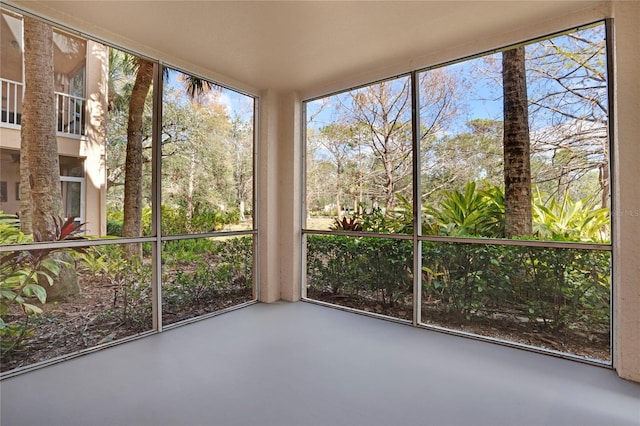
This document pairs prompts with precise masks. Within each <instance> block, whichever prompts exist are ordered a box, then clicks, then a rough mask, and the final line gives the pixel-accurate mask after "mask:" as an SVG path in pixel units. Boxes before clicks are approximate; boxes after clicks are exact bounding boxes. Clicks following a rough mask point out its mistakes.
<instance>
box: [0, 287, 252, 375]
mask: <svg viewBox="0 0 640 426" xmlns="http://www.w3.org/2000/svg"><path fill="white" fill-rule="evenodd" d="M81 287H82V294H81V295H80V296H78V297H74V298H73V299H72V300H67V301H60V302H53V303H47V304H45V305H41V308H42V309H43V311H44V313H43V314H42V315H40V316H38V317H34V319H33V320H32V321H35V324H36V325H37V326H36V327H34V333H33V335H31V336H28V337H27V338H26V339H25V341H24V345H23V346H24V348H23V349H22V350H20V351H17V352H13V353H11V354H10V355H8V356H4V357H3V358H2V360H1V362H0V371H2V372H5V371H9V370H13V369H16V368H20V367H24V366H27V365H31V364H34V363H37V362H40V361H45V360H49V359H52V358H56V357H58V356H61V355H68V354H73V353H75V352H78V351H81V350H84V349H87V348H91V347H94V346H98V345H102V344H107V343H110V342H113V341H116V340H119V339H122V338H125V337H130V336H134V335H136V334H139V333H142V332H146V331H150V330H152V327H153V326H152V319H151V318H152V317H151V315H152V314H151V305H150V303H144V304H140V303H139V304H138V305H136V306H133V305H132V304H131V301H129V303H130V305H131V308H130V309H128V310H125V309H124V307H123V304H124V300H123V297H122V291H121V290H119V289H117V288H115V287H114V286H111V285H106V284H103V283H95V282H83V283H81ZM251 298H252V294H251V289H249V288H244V289H234V290H229V291H221V292H220V293H219V297H217V298H216V299H215V300H209V301H207V302H206V303H201V304H199V305H198V306H187V305H185V306H184V307H183V308H182V309H175V308H174V310H172V311H163V322H164V323H165V324H170V323H174V322H177V321H182V320H185V319H189V318H192V317H195V316H199V315H203V314H206V313H210V312H215V311H218V310H221V309H224V308H227V307H230V306H234V305H237V304H240V303H243V302H246V301H249V300H251ZM34 304H35V303H34ZM17 313H18V312H15V313H14V315H13V316H11V315H9V316H8V317H7V319H8V320H9V321H11V320H12V319H17V318H19V317H18V316H17V315H16V314H17Z"/></svg>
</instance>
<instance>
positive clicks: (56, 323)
mask: <svg viewBox="0 0 640 426" xmlns="http://www.w3.org/2000/svg"><path fill="white" fill-rule="evenodd" d="M1 11H2V21H1V23H2V32H3V39H2V55H3V58H4V59H3V69H2V72H3V74H2V77H3V78H4V77H12V78H15V79H20V78H23V77H21V74H22V72H21V70H22V69H23V63H25V65H24V68H27V63H28V62H29V61H33V59H32V58H33V56H34V55H35V56H38V55H45V52H44V51H43V50H44V49H42V50H40V49H41V48H34V47H31V46H33V45H36V46H39V45H37V44H36V43H34V42H33V39H34V38H35V36H34V35H33V31H34V29H33V26H34V25H40V26H39V27H37V28H38V31H42V32H45V33H47V32H48V33H49V35H51V34H52V35H53V43H52V47H53V49H54V55H53V56H54V59H55V61H54V62H55V64H56V66H55V67H54V69H53V71H54V75H47V74H42V75H37V78H41V79H42V80H46V79H47V77H49V78H52V80H53V82H54V86H55V87H54V90H55V96H56V98H55V99H56V101H55V103H54V104H55V111H51V112H52V114H51V117H54V116H55V120H52V122H51V123H52V125H53V129H54V132H55V134H56V135H57V140H56V142H57V147H58V152H57V154H58V155H52V157H53V158H52V164H54V163H57V164H59V170H60V176H59V177H58V179H59V181H60V184H59V187H58V185H54V187H52V188H51V189H50V191H51V192H53V193H56V192H57V190H58V189H61V191H60V193H59V194H57V195H58V197H59V198H60V200H61V205H62V206H63V207H64V208H63V210H62V211H56V210H55V209H50V210H46V209H44V210H43V209H41V208H40V207H37V208H36V207H35V206H36V205H37V206H40V204H36V202H37V201H38V200H37V199H36V198H37V197H38V196H40V197H42V195H38V194H40V192H41V191H37V190H38V189H39V187H38V184H36V185H34V186H33V187H32V191H33V192H34V193H33V194H29V192H25V191H24V190H21V187H22V189H24V187H25V185H24V182H29V176H28V175H27V173H30V174H31V175H36V173H38V174H47V173H50V174H51V175H54V174H55V173H54V172H56V171H57V168H58V166H57V165H54V166H52V167H51V170H49V171H47V170H46V169H45V165H42V164H40V163H35V162H30V161H29V159H28V157H26V156H25V154H24V153H25V151H26V150H27V147H29V148H30V147H31V144H32V142H31V141H30V140H29V139H27V138H26V137H24V134H26V132H27V130H26V129H27V128H28V120H26V119H24V117H26V115H25V114H22V113H21V111H22V110H23V109H25V110H26V108H27V103H28V101H29V99H31V98H33V96H32V93H31V91H32V90H34V89H31V86H29V84H33V83H30V81H29V79H27V78H26V77H25V78H24V79H25V80H26V84H23V83H16V84H14V85H13V86H12V85H11V84H9V83H7V81H9V80H2V81H3V83H2V95H3V103H2V113H3V120H2V122H0V132H2V142H1V143H0V146H1V147H2V152H3V160H2V174H1V175H2V183H3V188H5V190H4V192H3V197H2V198H0V202H1V203H2V204H0V229H1V230H2V235H1V237H0V238H1V241H0V244H1V245H0V274H1V278H2V289H1V290H2V293H1V295H0V312H1V314H2V318H1V319H2V327H1V328H0V333H1V337H2V372H3V373H8V374H9V375H11V374H14V373H17V372H20V371H26V370H29V369H30V368H32V367H33V366H39V365H46V364H47V363H52V362H56V361H59V360H61V359H65V358H67V357H70V356H75V355H77V354H81V353H85V352H90V351H92V350H95V349H97V348H103V347H105V346H109V345H112V344H114V343H119V342H123V341H126V340H129V339H132V338H136V337H139V336H142V335H147V334H149V333H153V332H157V331H162V330H163V329H164V328H167V327H170V326H172V325H175V324H184V323H186V322H189V321H192V320H193V319H198V318H203V317H207V316H211V315H217V314H219V313H221V312H225V311H228V310H230V309H234V308H237V307H239V306H246V305H248V304H251V303H254V302H255V301H256V300H257V290H256V288H257V287H256V281H257V280H256V279H255V273H254V271H255V265H256V263H257V256H256V250H255V247H256V244H257V242H256V241H257V238H256V236H257V231H256V224H255V221H254V212H255V206H256V203H255V198H254V197H255V188H254V185H255V182H256V180H255V178H254V175H255V173H254V164H255V152H256V150H255V141H256V134H255V111H256V110H257V101H256V98H255V96H249V95H246V94H244V93H241V92H239V91H237V90H231V89H228V88H227V87H225V86H223V85H221V84H218V83H215V82H211V81H210V80H207V79H205V78H202V77H199V76H194V75H193V74H192V73H186V72H183V71H180V70H178V69H176V68H175V67H170V66H168V65H166V64H163V63H160V62H159V61H157V60H151V59H148V58H144V57H142V56H140V55H137V54H133V53H130V52H127V51H125V50H122V49H119V48H116V47H114V46H111V45H108V44H106V43H103V42H99V41H95V40H88V39H86V38H82V37H80V36H79V35H77V34H71V33H70V30H69V29H66V28H59V27H57V26H55V25H50V24H48V23H43V22H41V21H39V20H37V19H35V20H34V18H29V16H28V15H27V16H26V17H25V16H23V15H22V14H20V13H18V12H15V11H13V10H9V9H5V8H4V7H3V8H2V10H1ZM34 22H35V24H34ZM23 39H24V40H23ZM25 41H26V42H25ZM65 41H66V42H65ZM61 46H62V47H61ZM87 46H89V48H88V47H87ZM69 52H71V53H69ZM61 58H63V59H64V60H63V59H61ZM5 60H6V62H4V61H5ZM5 63H6V64H7V66H5ZM60 64H62V65H66V67H63V66H62V65H60ZM29 69H32V68H29ZM61 69H63V70H64V71H65V73H64V74H63V73H62V71H60V70H61ZM16 70H17V71H16ZM5 73H8V74H7V75H6V76H5ZM69 75H70V76H71V77H68V76H69ZM85 82H88V83H87V84H85ZM18 86H19V88H20V90H19V91H18V89H17V87H18ZM60 90H64V91H65V92H69V93H75V94H82V96H84V97H83V98H82V102H72V101H69V102H67V101H66V100H65V101H64V102H61V101H60V99H61V97H60V96H62V95H61V94H60V93H59V91H60ZM18 92H19V93H20V96H19V97H16V95H15V93H18ZM23 93H24V95H23ZM65 96H67V95H65ZM63 105H64V107H63ZM69 105H71V107H69ZM65 108H66V109H65ZM69 108H71V110H72V112H69ZM16 111H18V112H19V115H18V117H19V118H18V119H17V120H16V119H14V120H13V121H7V120H5V119H4V117H13V116H14V115H15V114H16ZM73 111H75V113H74V112H73ZM38 114H39V117H46V116H47V115H48V112H40V113H38ZM73 114H75V117H77V120H78V121H77V123H78V125H77V126H76V127H74V129H76V130H77V131H76V132H75V133H73V135H72V136H73V137H70V136H69V134H68V133H69V132H71V130H70V129H71V128H65V129H62V128H61V127H60V122H61V120H62V121H63V122H65V123H67V122H68V121H69V120H70V118H69V117H70V116H71V115H73ZM20 118H23V119H20ZM41 121H46V120H44V119H41ZM80 124H81V126H80ZM85 129H86V130H85ZM63 130H64V131H63ZM21 136H22V137H21ZM5 151H6V152H8V153H10V154H11V155H8V154H7V155H4V153H5ZM88 153H90V154H88ZM42 157H45V154H44V153H42ZM5 158H6V159H7V160H6V161H5ZM25 165H26V167H25ZM25 176H27V178H26V180H25ZM6 187H10V188H11V192H10V194H9V193H8V191H7V188H6ZM26 187H27V188H28V187H29V184H27V185H26ZM14 188H15V192H14ZM41 210H42V211H44V215H45V218H44V219H45V222H48V224H47V225H44V226H43V225H42V224H40V225H38V224H37V223H41V222H42V220H41V219H38V214H40V215H42V213H39V211H41ZM28 217H31V218H32V223H33V224H32V225H30V224H28V223H27V220H26V218H28ZM67 218H68V219H67ZM38 221H39V222H38ZM52 221H53V222H52ZM49 222H50V223H49ZM28 227H31V229H27V228H28ZM50 229H53V232H52V233H50ZM38 277H40V278H38ZM49 283H50V284H52V285H51V286H49V285H48V284H49ZM58 289H59V291H57V292H56V290H58ZM47 299H48V300H47ZM45 302H48V303H45Z"/></svg>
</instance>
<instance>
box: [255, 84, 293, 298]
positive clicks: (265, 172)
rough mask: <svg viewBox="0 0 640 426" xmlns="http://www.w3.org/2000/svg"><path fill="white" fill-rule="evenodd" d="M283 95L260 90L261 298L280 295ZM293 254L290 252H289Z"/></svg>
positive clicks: (259, 198)
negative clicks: (280, 187)
mask: <svg viewBox="0 0 640 426" xmlns="http://www.w3.org/2000/svg"><path fill="white" fill-rule="evenodd" d="M279 99H280V95H279V94H278V93H277V92H275V91H273V90H264V91H263V92H261V93H260V99H259V104H258V160H257V168H258V199H257V203H256V206H255V210H256V211H257V220H258V253H260V255H259V257H258V265H257V269H258V274H257V276H258V300H259V301H260V302H264V303H271V302H275V301H277V300H279V299H280V265H279V258H280V257H282V255H281V253H279V250H278V249H279V247H278V242H279V241H278V240H279V229H278V228H279V223H278V215H279V213H280V211H279V210H280V208H279V206H278V202H279V200H278V198H279V197H278V190H279V188H278V175H279V168H281V167H282V166H283V165H282V163H281V162H280V161H279V159H278V140H279V138H280V135H279V128H280V123H279V117H280V115H281V114H280V101H279ZM291 255H292V254H291V253H290V254H289V256H291Z"/></svg>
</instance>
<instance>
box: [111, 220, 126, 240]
mask: <svg viewBox="0 0 640 426" xmlns="http://www.w3.org/2000/svg"><path fill="white" fill-rule="evenodd" d="M122 225H123V223H122V221H118V220H107V235H111V236H113V237H122Z"/></svg>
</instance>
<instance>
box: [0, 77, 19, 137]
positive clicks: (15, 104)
mask: <svg viewBox="0 0 640 426" xmlns="http://www.w3.org/2000/svg"><path fill="white" fill-rule="evenodd" d="M0 93H1V94H2V115H1V117H0V123H2V124H11V125H14V126H19V125H20V122H21V121H22V83H18V82H16V81H11V80H5V79H4V78H0Z"/></svg>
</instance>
